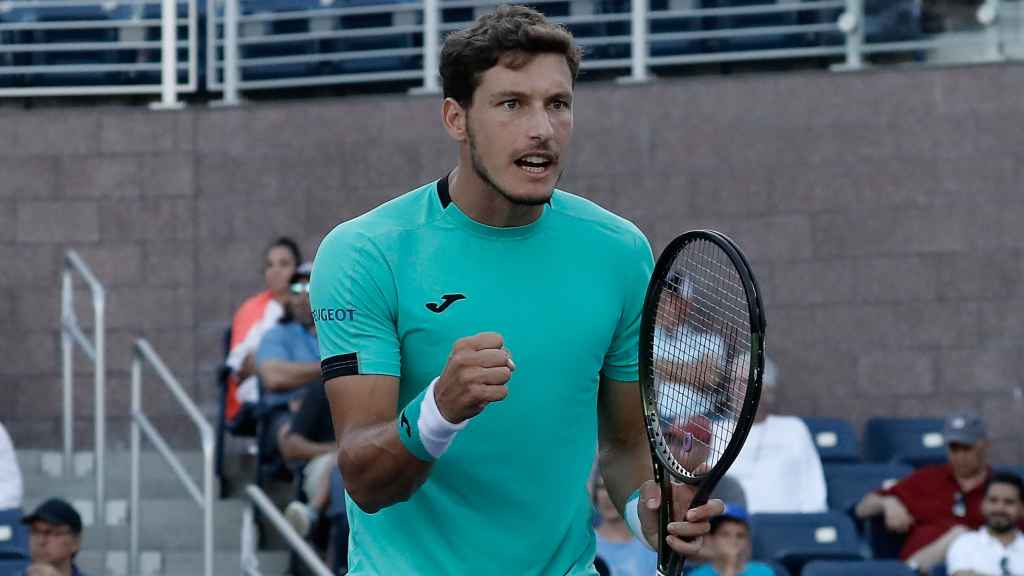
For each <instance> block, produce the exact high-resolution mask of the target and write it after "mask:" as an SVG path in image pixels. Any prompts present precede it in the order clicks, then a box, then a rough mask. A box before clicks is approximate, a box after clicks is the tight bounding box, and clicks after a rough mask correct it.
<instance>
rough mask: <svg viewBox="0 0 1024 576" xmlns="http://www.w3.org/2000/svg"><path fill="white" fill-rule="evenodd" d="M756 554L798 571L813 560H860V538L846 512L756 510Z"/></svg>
mask: <svg viewBox="0 0 1024 576" xmlns="http://www.w3.org/2000/svg"><path fill="white" fill-rule="evenodd" d="M750 524H751V532H752V534H753V537H752V539H753V557H754V558H755V559H765V560H773V561H776V562H778V563H780V564H782V565H783V566H785V567H786V569H787V570H789V571H790V572H791V573H794V574H799V573H800V570H801V568H802V567H803V565H804V564H806V563H807V562H810V561H811V560H860V559H863V558H864V553H863V551H862V545H861V541H860V538H859V537H858V535H857V528H856V527H855V526H854V524H853V521H852V520H851V519H850V517H849V516H847V515H846V514H842V513H839V512H822V513H817V514H753V515H751V517H750Z"/></svg>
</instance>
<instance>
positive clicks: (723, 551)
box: [691, 504, 775, 576]
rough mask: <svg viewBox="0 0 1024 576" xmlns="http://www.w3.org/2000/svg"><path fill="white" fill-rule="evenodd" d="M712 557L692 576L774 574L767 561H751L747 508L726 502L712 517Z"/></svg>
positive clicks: (710, 536)
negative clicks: (723, 510) (722, 508)
mask: <svg viewBox="0 0 1024 576" xmlns="http://www.w3.org/2000/svg"><path fill="white" fill-rule="evenodd" d="M708 546H709V547H710V549H711V551H712V554H713V555H714V556H713V559H712V560H711V561H710V562H709V563H707V564H704V565H703V566H701V567H700V568H697V569H696V570H694V571H693V572H692V574H691V576H773V575H774V574H775V572H774V571H773V570H772V569H771V567H770V566H768V565H767V564H763V563H761V562H751V561H750V551H751V545H750V524H749V516H748V515H747V509H746V508H744V507H743V506H739V505H736V504H727V505H726V507H725V512H724V513H723V514H722V515H721V516H718V517H716V518H713V519H712V520H711V534H710V535H709V536H708Z"/></svg>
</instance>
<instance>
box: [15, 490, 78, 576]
mask: <svg viewBox="0 0 1024 576" xmlns="http://www.w3.org/2000/svg"><path fill="white" fill-rule="evenodd" d="M22 523H24V524H27V525H28V526H29V547H30V549H31V553H32V562H35V563H39V564H48V565H50V566H52V567H53V568H54V569H56V571H57V574H59V575H60V576H84V574H83V573H82V571H80V570H79V569H78V566H76V565H75V556H77V555H78V551H79V550H80V549H81V547H82V518H81V517H80V516H79V515H78V512H77V511H75V509H74V507H72V506H71V504H68V503H67V502H66V501H64V500H61V499H60V498H51V499H50V500H47V501H46V502H43V503H42V504H40V505H39V507H38V508H36V509H35V511H33V512H32V513H31V514H29V515H28V516H26V517H25V518H24V519H23V520H22Z"/></svg>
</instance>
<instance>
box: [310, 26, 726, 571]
mask: <svg viewBox="0 0 1024 576" xmlns="http://www.w3.org/2000/svg"><path fill="white" fill-rule="evenodd" d="M579 62H580V51H579V50H578V48H577V47H576V46H575V44H574V40H573V38H572V36H571V35H570V34H569V33H568V32H567V31H566V30H565V29H563V28H561V27H558V26H554V25H552V24H550V23H548V22H547V21H546V20H545V18H544V17H543V16H542V15H540V14H539V13H537V12H535V11H533V10H531V9H528V8H523V7H508V6H502V7H499V8H497V10H496V11H494V12H493V13H490V14H487V15H484V16H482V17H481V18H479V19H478V20H477V21H476V22H475V23H474V24H473V25H472V26H471V27H470V28H468V29H465V30H462V31H459V32H455V33H453V34H451V35H449V36H448V38H447V40H446V41H445V44H444V49H443V51H442V56H441V76H442V80H443V86H444V96H445V98H444V103H443V105H442V110H441V112H442V120H443V123H444V127H445V129H446V130H447V132H448V134H449V135H450V136H451V138H452V139H453V140H455V141H456V142H457V143H458V148H459V161H458V164H457V166H456V167H455V168H454V169H453V170H451V172H449V173H448V174H447V175H445V176H444V177H442V178H440V179H439V180H437V181H435V182H431V183H429V184H427V185H425V186H422V187H420V188H418V189H416V190H413V191H411V192H409V193H407V194H404V195H402V196H400V197H398V198H396V199H394V200H392V201H390V202H387V203H385V204H383V205H381V206H379V207H377V208H376V209H374V210H372V211H370V212H368V213H366V214H364V215H362V216H360V217H358V218H355V219H353V220H351V221H349V222H346V223H344V224H342V225H340V226H338V227H337V228H335V229H334V230H333V231H332V232H331V233H330V234H328V235H327V237H326V238H325V239H324V241H323V243H322V244H321V246H320V249H319V253H318V254H317V257H316V262H315V265H314V271H313V278H312V286H311V297H312V304H313V308H314V316H315V318H316V321H317V325H318V334H319V338H320V350H321V355H322V358H323V361H322V372H323V380H324V382H325V385H326V387H327V394H328V398H329V399H330V403H331V412H332V416H333V418H334V426H335V430H336V431H337V436H338V444H339V450H338V465H339V467H340V469H341V473H342V476H343V477H344V479H345V486H346V492H347V498H349V499H350V504H353V505H349V506H348V515H349V522H350V528H351V530H350V554H349V570H350V571H349V574H351V575H353V576H356V575H359V576H362V575H369V574H373V575H387V576H392V575H402V576H405V575H413V574H417V575H461V574H470V575H488V574H501V575H503V576H504V575H511V574H514V575H516V576H521V575H534V574H535V575H544V576H546V575H556V576H561V575H566V574H568V575H593V574H596V571H595V570H594V568H593V562H594V549H595V543H594V535H593V530H592V529H591V506H590V500H589V498H588V496H587V493H586V483H587V477H588V474H589V471H590V469H591V464H592V461H593V458H594V454H595V451H596V450H597V448H598V443H600V464H601V470H602V474H603V477H604V479H605V483H606V486H607V489H608V492H609V494H610V495H611V498H612V500H613V501H614V502H615V505H616V507H617V508H618V509H619V510H620V512H621V513H622V515H623V517H624V518H626V519H627V521H628V522H629V524H630V526H631V528H632V530H633V532H634V534H636V535H637V536H638V537H639V538H641V539H642V540H644V541H646V542H648V543H649V544H651V545H654V544H656V543H657V538H658V536H657V517H656V512H657V506H658V504H659V502H660V495H659V490H658V488H657V486H656V485H655V484H654V483H653V482H651V481H650V478H651V475H652V470H651V464H650V454H649V450H648V448H647V443H646V438H645V435H644V432H643V416H642V409H641V403H640V395H639V387H638V385H637V378H638V375H637V353H638V331H639V325H640V314H641V309H642V307H643V301H644V295H645V290H646V287H647V282H648V279H649V277H650V275H651V270H652V267H653V258H652V255H651V249H650V246H649V245H648V243H647V241H646V239H645V238H644V236H643V235H642V234H641V233H640V231H639V230H637V228H636V227H635V226H633V225H632V224H630V223H629V222H627V221H626V220H624V219H622V218H620V217H618V216H615V215H614V214H611V213H609V212H607V211H605V210H603V209H601V208H599V207H598V206H596V205H594V204H592V203H590V202H588V201H586V200H584V199H582V198H580V197H578V196H574V195H572V194H569V193H567V192H563V191H561V190H556V189H555V188H554V187H555V184H556V183H557V181H558V179H559V176H560V175H561V173H562V171H563V169H564V166H565V163H566V159H567V155H568V152H569V141H570V139H571V136H572V129H573V87H574V84H575V78H576V72H577V70H578V68H579ZM623 113H626V114H628V113H629V106H628V102H625V103H624V106H623ZM621 193H623V194H628V193H629V191H628V190H622V191H621ZM677 492H678V494H676V495H675V503H676V504H677V507H678V509H679V512H678V513H677V515H676V516H675V517H676V518H679V519H684V518H685V520H683V521H679V522H675V523H672V524H670V526H669V532H670V535H669V536H668V538H667V539H668V542H669V544H670V545H671V546H672V548H673V549H675V550H677V551H678V552H679V553H681V554H685V555H692V554H694V553H695V552H696V551H697V550H698V548H699V547H700V543H701V539H700V536H701V535H703V534H705V533H707V532H708V531H709V523H708V521H709V519H710V518H711V517H712V516H715V515H716V514H719V513H721V511H722V509H723V505H722V503H721V502H720V501H717V500H714V501H712V502H710V503H708V504H706V505H704V506H701V507H698V508H696V509H694V510H691V511H689V512H688V513H687V512H686V508H687V507H688V504H689V502H690V501H691V500H692V496H693V490H692V488H690V487H684V486H680V487H679V488H678V489H677Z"/></svg>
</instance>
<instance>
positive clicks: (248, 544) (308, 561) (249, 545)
mask: <svg viewBox="0 0 1024 576" xmlns="http://www.w3.org/2000/svg"><path fill="white" fill-rule="evenodd" d="M245 493H246V494H247V495H248V496H249V500H251V501H252V504H253V506H255V507H256V508H259V509H260V513H261V514H262V515H263V517H264V518H266V519H267V520H269V521H270V525H271V526H273V528H274V529H275V530H277V533H278V534H280V535H281V536H282V537H284V539H285V541H286V542H288V545H289V546H290V547H291V549H292V550H294V551H295V553H296V554H297V555H298V557H299V558H300V559H301V560H302V562H303V563H304V564H305V565H306V567H307V568H309V569H310V570H312V571H313V573H314V574H316V575H317V576H331V571H330V569H329V568H327V566H326V565H325V564H324V563H323V561H322V560H320V557H319V556H317V554H316V552H314V551H313V549H312V548H310V546H309V544H307V543H306V541H305V540H303V539H302V537H301V536H299V534H298V532H296V531H295V529H294V528H292V527H291V525H290V524H288V521H287V520H285V519H284V516H282V515H281V513H280V512H278V510H277V507H276V506H274V503H273V502H271V501H270V498H267V495H266V494H264V493H263V490H260V488H259V487H258V486H255V485H253V484H249V485H248V486H246V487H245ZM253 516H254V515H253V512H252V508H246V509H245V512H244V513H243V515H242V525H243V526H242V530H243V531H245V530H250V531H251V530H252V528H253V526H255V520H254V517H253ZM241 560H242V573H243V574H246V575H249V576H262V574H261V572H260V571H259V566H258V564H257V562H256V550H255V546H254V545H253V542H252V540H247V539H246V538H244V537H243V538H242V550H241Z"/></svg>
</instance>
